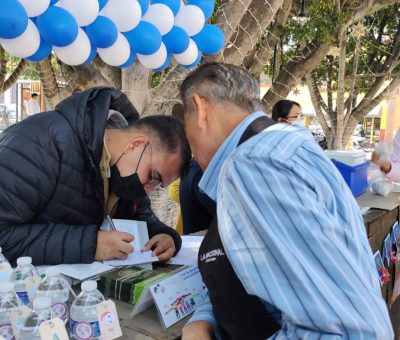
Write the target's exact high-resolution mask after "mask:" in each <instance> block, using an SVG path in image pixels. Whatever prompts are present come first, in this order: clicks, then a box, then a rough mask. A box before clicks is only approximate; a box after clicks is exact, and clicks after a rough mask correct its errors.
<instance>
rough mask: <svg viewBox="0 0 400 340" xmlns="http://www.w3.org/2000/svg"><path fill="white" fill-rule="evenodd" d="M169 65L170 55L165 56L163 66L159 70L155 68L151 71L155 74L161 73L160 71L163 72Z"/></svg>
mask: <svg viewBox="0 0 400 340" xmlns="http://www.w3.org/2000/svg"><path fill="white" fill-rule="evenodd" d="M170 63H171V55H170V54H167V58H166V59H165V62H164V64H162V65H161V66H160V67H159V68H156V69H155V70H153V71H155V72H162V71H164V70H165V69H166V68H167V67H168V66H169V64H170Z"/></svg>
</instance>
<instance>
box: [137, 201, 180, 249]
mask: <svg viewBox="0 0 400 340" xmlns="http://www.w3.org/2000/svg"><path fill="white" fill-rule="evenodd" d="M134 219H135V220H138V221H145V222H146V223H147V229H148V231H149V238H152V237H153V236H154V235H158V234H167V235H169V236H171V237H172V239H173V240H174V243H175V249H176V251H175V254H174V256H175V255H176V254H177V253H178V252H179V250H180V249H181V246H182V239H181V237H180V236H179V234H178V233H177V232H176V230H175V229H173V228H171V227H168V226H167V225H166V224H165V223H163V222H161V221H160V220H159V219H158V217H157V216H156V214H155V213H154V211H153V209H151V206H150V199H149V198H148V197H146V198H145V199H143V200H142V201H141V202H140V204H139V205H138V207H137V209H136V211H135V216H134Z"/></svg>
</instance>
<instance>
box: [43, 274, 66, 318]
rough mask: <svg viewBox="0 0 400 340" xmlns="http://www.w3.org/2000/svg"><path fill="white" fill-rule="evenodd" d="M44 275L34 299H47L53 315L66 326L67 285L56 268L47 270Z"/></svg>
mask: <svg viewBox="0 0 400 340" xmlns="http://www.w3.org/2000/svg"><path fill="white" fill-rule="evenodd" d="M45 274H46V277H45V279H44V280H43V282H42V283H41V284H40V285H39V287H38V289H37V291H36V297H40V296H47V297H49V298H50V300H51V310H52V311H53V315H54V316H58V317H59V318H60V319H61V320H63V321H64V324H66V323H67V321H68V318H69V310H68V299H69V285H68V283H67V282H66V281H65V280H64V279H63V278H62V276H61V275H60V272H59V271H58V269H57V268H54V267H50V268H47V269H46V272H45Z"/></svg>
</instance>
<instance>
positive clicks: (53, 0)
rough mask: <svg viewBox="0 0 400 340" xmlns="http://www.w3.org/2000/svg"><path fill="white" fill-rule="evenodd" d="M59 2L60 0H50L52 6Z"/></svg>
mask: <svg viewBox="0 0 400 340" xmlns="http://www.w3.org/2000/svg"><path fill="white" fill-rule="evenodd" d="M57 2H58V0H50V6H52V5H54V4H55V3H57Z"/></svg>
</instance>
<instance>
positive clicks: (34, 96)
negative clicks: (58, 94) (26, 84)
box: [31, 92, 39, 98]
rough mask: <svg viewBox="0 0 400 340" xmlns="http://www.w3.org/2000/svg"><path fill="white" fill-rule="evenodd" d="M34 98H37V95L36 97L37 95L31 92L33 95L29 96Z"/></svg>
mask: <svg viewBox="0 0 400 340" xmlns="http://www.w3.org/2000/svg"><path fill="white" fill-rule="evenodd" d="M36 97H39V95H38V94H37V93H35V92H33V93H32V94H31V98H36Z"/></svg>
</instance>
